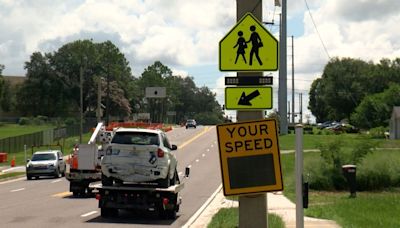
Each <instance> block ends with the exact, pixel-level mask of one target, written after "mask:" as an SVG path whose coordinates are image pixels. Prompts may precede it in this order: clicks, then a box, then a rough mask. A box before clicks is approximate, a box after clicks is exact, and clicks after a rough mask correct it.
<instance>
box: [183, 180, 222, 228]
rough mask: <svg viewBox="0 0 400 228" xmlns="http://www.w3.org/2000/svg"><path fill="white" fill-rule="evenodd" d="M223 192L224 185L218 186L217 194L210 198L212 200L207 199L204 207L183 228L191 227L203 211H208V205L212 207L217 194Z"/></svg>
mask: <svg viewBox="0 0 400 228" xmlns="http://www.w3.org/2000/svg"><path fill="white" fill-rule="evenodd" d="M221 190H222V184H221V185H220V186H218V188H217V190H215V192H214V193H213V194H212V195H211V196H210V198H208V199H207V201H206V202H205V203H204V204H203V206H201V207H200V208H199V210H197V211H196V213H194V215H193V216H192V217H191V218H190V219H189V220H188V222H187V223H186V224H185V225H183V226H182V228H188V227H190V226H191V225H192V224H193V223H194V222H195V221H196V220H197V219H198V218H199V217H200V215H201V213H203V211H204V210H205V209H206V207H207V206H208V205H210V203H211V202H212V201H213V199H214V198H215V196H217V194H218V193H219V192H220V191H221Z"/></svg>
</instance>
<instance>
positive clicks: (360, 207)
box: [305, 191, 400, 228]
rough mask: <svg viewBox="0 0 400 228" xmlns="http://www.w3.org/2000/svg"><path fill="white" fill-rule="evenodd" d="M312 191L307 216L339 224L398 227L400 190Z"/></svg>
mask: <svg viewBox="0 0 400 228" xmlns="http://www.w3.org/2000/svg"><path fill="white" fill-rule="evenodd" d="M348 196H349V193H347V192H346V193H344V192H341V193H327V192H314V193H312V201H310V203H311V204H310V205H309V206H310V208H309V209H306V211H305V214H306V215H307V216H312V217H318V218H325V219H331V220H335V221H336V222H337V223H338V224H340V225H341V226H342V227H352V228H363V227H371V228H373V227H377V228H378V227H393V228H394V227H400V219H399V211H400V192H399V191H398V192H374V193H369V192H361V193H357V197H356V198H349V197H348Z"/></svg>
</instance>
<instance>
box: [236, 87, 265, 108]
mask: <svg viewBox="0 0 400 228" xmlns="http://www.w3.org/2000/svg"><path fill="white" fill-rule="evenodd" d="M259 95H260V92H259V91H258V90H256V91H254V92H251V93H250V94H249V95H247V96H246V94H245V92H243V93H242V96H241V97H240V99H239V102H238V105H247V106H251V103H250V101H251V100H252V99H253V98H255V97H257V96H259Z"/></svg>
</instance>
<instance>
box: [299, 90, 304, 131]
mask: <svg viewBox="0 0 400 228" xmlns="http://www.w3.org/2000/svg"><path fill="white" fill-rule="evenodd" d="M299 104H300V109H299V114H300V119H299V123H300V124H303V94H302V93H300V102H299Z"/></svg>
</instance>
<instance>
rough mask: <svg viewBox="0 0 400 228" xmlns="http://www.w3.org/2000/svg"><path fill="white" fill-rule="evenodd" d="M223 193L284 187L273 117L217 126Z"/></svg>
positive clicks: (276, 189)
mask: <svg viewBox="0 0 400 228" xmlns="http://www.w3.org/2000/svg"><path fill="white" fill-rule="evenodd" d="M217 134H218V144H219V155H220V163H221V172H222V180H223V186H224V195H225V196H228V195H239V194H250V193H259V192H269V191H279V190H282V189H283V182H282V172H281V165H280V153H279V145H278V132H277V128H276V121H275V119H265V120H259V121H252V122H239V123H230V124H221V125H218V126H217Z"/></svg>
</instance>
